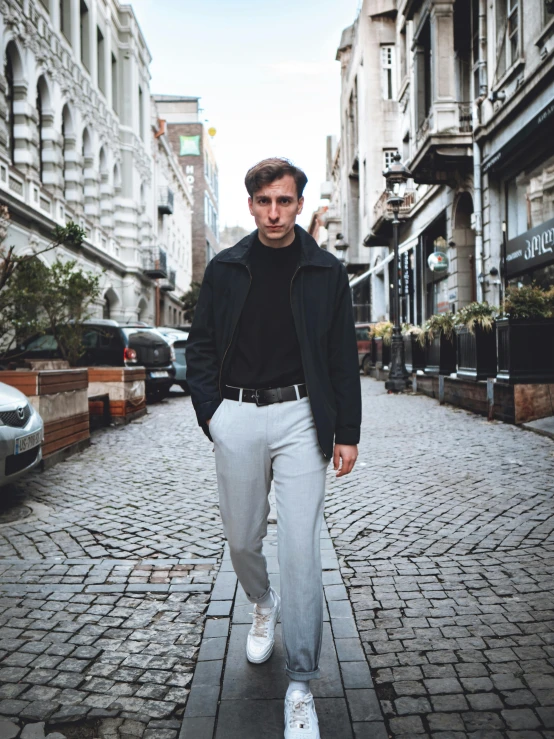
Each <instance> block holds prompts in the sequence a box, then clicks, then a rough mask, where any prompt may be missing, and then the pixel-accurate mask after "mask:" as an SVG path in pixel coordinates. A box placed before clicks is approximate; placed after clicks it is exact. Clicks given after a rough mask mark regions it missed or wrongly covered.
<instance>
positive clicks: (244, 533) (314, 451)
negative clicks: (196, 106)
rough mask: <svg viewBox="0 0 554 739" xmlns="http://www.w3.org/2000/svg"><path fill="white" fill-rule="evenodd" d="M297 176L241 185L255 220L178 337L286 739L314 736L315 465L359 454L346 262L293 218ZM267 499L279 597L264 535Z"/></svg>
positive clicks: (254, 653) (279, 166)
mask: <svg viewBox="0 0 554 739" xmlns="http://www.w3.org/2000/svg"><path fill="white" fill-rule="evenodd" d="M306 182H307V177H306V175H305V174H304V172H302V171H301V170H300V169H298V168H297V167H295V166H293V165H292V164H291V163H290V162H289V161H288V160H286V159H266V160H264V161H262V162H260V163H259V164H257V165H256V166H254V167H252V169H250V170H249V171H248V173H247V175H246V179H245V184H246V189H247V191H248V194H249V198H248V204H249V207H250V213H251V214H252V215H253V216H254V220H255V222H256V226H257V230H256V231H254V232H253V233H252V234H250V235H249V236H247V237H246V238H244V239H243V240H242V241H240V242H239V243H238V244H236V245H235V246H233V247H232V248H230V249H225V250H224V251H222V252H220V253H219V254H218V255H217V256H215V257H214V258H213V259H212V261H211V262H210V264H209V265H208V267H207V269H206V273H205V276H204V281H203V284H202V289H201V291H200V297H199V299H198V305H197V307H196V311H195V316H194V321H193V324H192V329H191V332H190V336H189V340H188V344H187V382H188V384H189V387H190V391H191V395H192V402H193V404H194V408H195V411H196V415H197V418H198V423H199V424H200V426H201V427H202V428H203V430H204V432H205V433H206V435H207V436H208V437H209V438H210V439H211V440H212V441H213V443H214V451H215V463H216V470H217V481H218V488H219V504H220V511H221V518H222V521H223V528H224V531H225V535H226V537H227V540H228V542H229V548H230V552H231V560H232V562H233V567H234V570H235V572H236V574H237V577H238V579H239V581H240V583H241V585H242V587H243V588H244V591H245V593H246V596H247V598H248V600H249V601H250V602H251V603H253V604H254V609H253V610H254V613H253V623H252V628H251V629H250V632H249V634H248V639H247V644H246V656H247V659H248V660H249V661H250V662H253V663H257V664H259V663H262V662H265V661H266V660H267V659H269V657H270V656H271V653H272V651H273V646H274V642H275V638H274V632H275V626H276V623H277V620H278V618H279V616H280V615H281V621H282V628H283V642H284V646H285V654H286V672H287V675H288V677H289V680H290V683H289V688H288V690H287V695H286V699H285V739H319V736H320V734H319V728H318V721H317V715H316V711H315V706H314V701H313V697H312V695H311V693H310V685H309V681H310V680H312V679H315V678H318V677H319V655H320V651H321V636H322V621H323V587H322V576H321V555H320V529H321V524H322V519H323V503H324V497H325V475H326V469H327V465H328V463H329V461H330V459H331V458H332V459H333V464H334V468H335V470H337V477H340V476H342V475H346V474H348V473H349V472H350V471H351V470H352V468H353V467H354V463H355V461H356V457H357V453H358V452H357V444H358V441H359V436H360V421H361V399H360V373H359V366H358V354H357V346H356V338H355V332H354V321H353V317H352V304H351V298H350V289H349V285H348V278H347V274H346V270H345V268H344V266H343V265H341V263H340V262H339V261H338V260H337V259H336V258H335V257H334V256H333V255H332V254H329V253H328V252H326V251H324V250H322V249H320V248H319V247H318V245H317V244H316V242H315V241H314V240H313V239H312V237H311V236H310V235H309V234H308V233H306V231H304V230H303V229H302V228H300V227H299V226H297V225H295V224H296V217H297V216H298V215H300V213H301V212H302V207H303V204H304V199H303V197H302V193H303V190H304V187H305V185H306ZM272 479H273V481H274V485H275V497H276V504H277V535H278V557H279V567H280V573H281V587H280V596H279V595H278V594H277V593H276V592H275V590H274V589H273V588H272V587H271V583H270V581H269V577H268V573H267V568H266V560H265V557H264V556H263V554H262V542H263V539H264V537H265V535H266V533H267V517H268V513H269V501H268V495H269V489H270V485H271V480H272Z"/></svg>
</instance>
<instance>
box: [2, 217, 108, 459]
mask: <svg viewBox="0 0 554 739" xmlns="http://www.w3.org/2000/svg"><path fill="white" fill-rule="evenodd" d="M82 238H83V232H82V231H81V229H80V228H79V227H78V226H75V224H70V225H68V227H67V228H66V229H59V230H57V231H56V233H55V234H54V239H55V243H58V245H61V244H63V243H68V242H69V241H71V242H72V243H73V244H76V243H79V239H80V240H81V241H82ZM49 248H50V247H48V248H47V249H44V250H43V251H47V250H48V249H49ZM4 278H6V279H4ZM98 294H99V276H97V275H89V274H87V273H85V272H83V271H82V270H80V269H78V268H77V267H76V263H75V262H71V261H69V262H62V261H60V260H56V261H55V262H54V264H53V265H52V266H51V267H47V266H46V265H45V264H44V263H43V262H42V261H41V260H40V259H39V258H38V254H35V255H30V256H28V257H21V258H19V257H17V256H16V255H15V253H14V249H13V248H12V247H9V248H7V249H6V248H4V247H1V248H0V356H1V357H2V364H3V365H4V367H6V369H4V370H3V371H2V372H0V380H1V381H2V382H4V383H6V384H9V385H12V386H14V387H16V388H18V389H19V390H21V391H22V392H24V393H25V394H26V395H27V396H28V397H29V401H30V403H31V404H32V405H33V407H34V408H35V409H36V410H38V412H39V413H40V415H41V416H42V419H43V421H44V442H43V450H42V451H43V459H44V461H45V463H46V464H51V462H52V461H53V460H55V459H58V458H59V457H60V455H61V456H65V455H66V454H67V453H70V452H72V451H76V450H78V449H79V448H81V447H82V446H84V445H87V444H88V443H90V431H89V409H88V392H87V389H88V371H87V369H86V368H80V369H70V368H69V367H70V365H72V364H75V363H76V361H77V360H78V358H79V357H80V356H81V353H82V350H83V347H82V324H83V321H84V320H85V319H86V318H87V317H88V308H89V306H90V305H91V304H92V303H93V302H94V301H95V300H96V299H97V297H98ZM34 337H36V339H37V341H39V340H41V341H42V340H44V341H43V344H42V347H41V349H42V350H43V351H42V356H43V357H46V358H47V359H48V356H58V357H61V359H62V361H63V363H64V369H61V368H57V369H46V368H45V366H44V364H43V365H42V366H41V365H40V364H37V363H33V362H31V361H29V360H28V359H27V358H26V357H24V356H22V344H23V342H26V340H28V339H29V340H31V341H35V338H34ZM26 346H27V344H26ZM49 349H51V350H52V351H51V352H49ZM56 350H57V351H58V354H57V355H56V354H54V352H55V351H56ZM39 356H40V353H39ZM48 366H50V365H48Z"/></svg>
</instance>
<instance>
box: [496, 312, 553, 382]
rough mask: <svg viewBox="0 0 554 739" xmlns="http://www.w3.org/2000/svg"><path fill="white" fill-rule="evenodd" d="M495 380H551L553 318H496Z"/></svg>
mask: <svg viewBox="0 0 554 739" xmlns="http://www.w3.org/2000/svg"><path fill="white" fill-rule="evenodd" d="M496 340H497V350H498V373H497V375H496V380H497V382H507V383H510V384H515V383H525V384H529V383H547V384H550V383H554V318H543V319H531V318H520V319H513V318H500V319H498V320H497V321H496Z"/></svg>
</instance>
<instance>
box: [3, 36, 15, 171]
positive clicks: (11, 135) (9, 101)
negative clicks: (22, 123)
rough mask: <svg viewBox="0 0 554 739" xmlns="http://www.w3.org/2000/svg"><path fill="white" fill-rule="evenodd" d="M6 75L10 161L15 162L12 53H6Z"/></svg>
mask: <svg viewBox="0 0 554 739" xmlns="http://www.w3.org/2000/svg"><path fill="white" fill-rule="evenodd" d="M4 75H5V77H6V108H7V111H6V112H7V121H6V123H7V128H8V151H9V155H10V162H11V163H12V164H15V135H14V128H15V120H14V112H13V101H14V84H13V64H12V60H11V57H10V53H9V50H8V53H7V54H6V66H5V71H4Z"/></svg>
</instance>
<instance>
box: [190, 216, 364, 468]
mask: <svg viewBox="0 0 554 739" xmlns="http://www.w3.org/2000/svg"><path fill="white" fill-rule="evenodd" d="M295 230H296V233H297V234H299V235H300V243H301V249H300V262H299V265H298V269H297V271H296V272H295V274H294V277H293V279H292V283H291V304H292V313H293V317H294V323H295V326H296V331H297V334H298V341H299V343H300V351H301V354H302V365H303V368H304V375H305V379H306V385H307V387H308V395H309V398H310V405H311V409H312V414H313V417H314V421H315V425H316V428H317V436H318V440H319V445H320V447H321V450H322V452H323V454H324V455H325V456H326V457H327V458H328V459H330V458H331V457H332V455H333V437H334V441H335V443H337V444H357V443H358V441H359V440H360V422H361V393H360V369H359V364H358V349H357V344H356V334H355V330H354V319H353V315H352V300H351V296H350V288H349V284H348V277H347V274H346V269H345V268H344V266H343V265H342V264H341V263H340V262H339V260H338V259H337V258H336V257H334V256H333V255H332V254H330V253H329V252H327V251H324V250H323V249H320V248H319V247H318V245H317V244H316V242H315V241H314V239H313V238H312V237H311V236H310V235H309V234H308V233H307V232H306V231H304V229H302V228H300V226H296V227H295ZM255 235H256V231H254V232H253V233H252V234H250V235H249V236H246V237H245V238H244V239H242V241H239V243H238V244H236V245H235V246H233V247H231V248H230V249H224V250H223V251H222V252H220V253H219V254H217V256H215V257H214V258H213V259H212V261H211V262H210V263H209V264H208V266H207V268H206V273H205V275H204V281H203V283H202V289H201V290H200V297H199V299H198V304H197V306H196V311H195V314H194V320H193V322H192V328H191V331H190V335H189V339H188V342H187V350H186V356H187V383H188V385H189V388H190V392H191V396H192V402H193V405H194V409H195V411H196V416H197V418H198V423H199V425H200V426H201V427H202V428H203V430H204V433H205V434H206V435H207V436H208V438H210V439H211V436H210V432H209V429H208V425H207V423H206V421H207V420H209V419H210V418H211V417H212V416H213V415H214V413H215V411H216V409H217V407H218V405H219V404H220V403H221V398H222V395H221V391H222V375H223V372H224V370H225V369H227V364H226V363H227V361H228V359H229V347H230V345H231V342H232V340H233V335H234V331H235V328H236V326H237V324H238V321H239V318H240V314H241V311H242V308H243V306H244V302H245V300H246V296H247V294H248V290H249V288H250V281H251V276H250V270H249V268H248V255H249V253H250V248H251V246H252V243H253V241H254V237H255ZM275 340H276V341H278V340H279V337H277V336H276V337H275Z"/></svg>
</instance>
